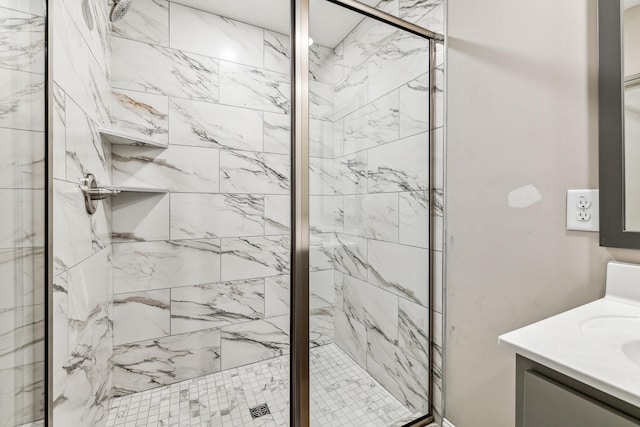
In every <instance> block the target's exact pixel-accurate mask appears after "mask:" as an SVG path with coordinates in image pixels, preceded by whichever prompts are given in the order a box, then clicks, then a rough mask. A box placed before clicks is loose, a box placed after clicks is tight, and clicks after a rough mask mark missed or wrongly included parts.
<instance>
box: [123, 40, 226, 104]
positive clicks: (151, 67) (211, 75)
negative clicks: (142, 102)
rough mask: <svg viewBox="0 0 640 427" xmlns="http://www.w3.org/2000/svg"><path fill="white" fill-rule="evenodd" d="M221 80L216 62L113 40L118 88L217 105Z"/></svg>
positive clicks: (156, 47)
mask: <svg viewBox="0 0 640 427" xmlns="http://www.w3.org/2000/svg"><path fill="white" fill-rule="evenodd" d="M218 79H219V74H218V61H217V60H216V59H213V58H208V57H205V56H201V55H196V54H193V53H187V52H182V51H180V50H176V49H169V48H165V47H161V46H156V45H151V44H147V43H140V42H136V41H131V40H126V39H121V38H117V37H116V38H114V39H113V82H112V83H113V86H114V88H118V89H129V90H136V91H141V92H149V93H155V94H160V95H169V96H175V97H178V98H189V99H196V100H201V101H209V102H216V101H217V100H218Z"/></svg>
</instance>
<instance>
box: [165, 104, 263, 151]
mask: <svg viewBox="0 0 640 427" xmlns="http://www.w3.org/2000/svg"><path fill="white" fill-rule="evenodd" d="M169 105H170V117H171V126H170V128H169V139H170V140H171V144H172V145H193V146H199V147H212V148H222V149H231V150H245V151H262V148H263V143H262V138H263V136H262V122H263V119H262V113H261V112H260V111H254V110H249V109H246V108H235V107H230V106H228V105H219V104H212V103H210V102H199V101H191V100H186V99H176V98H172V99H171V100H170V104H169Z"/></svg>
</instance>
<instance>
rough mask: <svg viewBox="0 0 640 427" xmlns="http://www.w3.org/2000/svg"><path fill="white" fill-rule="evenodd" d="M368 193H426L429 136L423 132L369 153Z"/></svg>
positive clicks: (427, 187)
mask: <svg viewBox="0 0 640 427" xmlns="http://www.w3.org/2000/svg"><path fill="white" fill-rule="evenodd" d="M368 169H369V179H368V189H369V192H390V191H427V190H428V189H429V134H428V133H426V132H424V133H420V134H417V135H414V136H410V137H408V138H405V139H401V140H398V141H395V142H392V143H390V144H385V145H382V146H379V147H376V148H372V149H371V150H369V164H368Z"/></svg>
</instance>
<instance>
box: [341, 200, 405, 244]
mask: <svg viewBox="0 0 640 427" xmlns="http://www.w3.org/2000/svg"><path fill="white" fill-rule="evenodd" d="M398 219H399V214H398V194H397V193H378V194H362V195H354V196H344V232H345V233H347V234H354V235H357V236H362V237H368V238H370V239H378V240H385V241H388V242H397V241H398Z"/></svg>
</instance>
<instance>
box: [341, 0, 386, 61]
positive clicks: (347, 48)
mask: <svg viewBox="0 0 640 427" xmlns="http://www.w3.org/2000/svg"><path fill="white" fill-rule="evenodd" d="M393 2H394V3H396V4H397V3H398V0H393ZM397 33H398V30H397V29H395V28H394V27H392V26H391V25H388V24H384V23H382V22H380V21H376V20H375V19H372V18H365V19H363V20H362V22H360V24H358V26H357V27H356V28H355V29H354V30H353V31H352V32H351V33H349V35H347V37H345V39H344V66H345V68H346V70H347V71H351V70H353V69H354V68H356V67H358V66H359V65H361V64H362V63H363V62H365V61H366V60H368V59H369V58H371V56H372V55H373V54H374V53H376V52H377V51H378V50H380V48H382V47H384V46H385V45H387V44H388V43H390V42H391V41H392V40H393V38H394V37H395V36H396V35H397Z"/></svg>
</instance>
